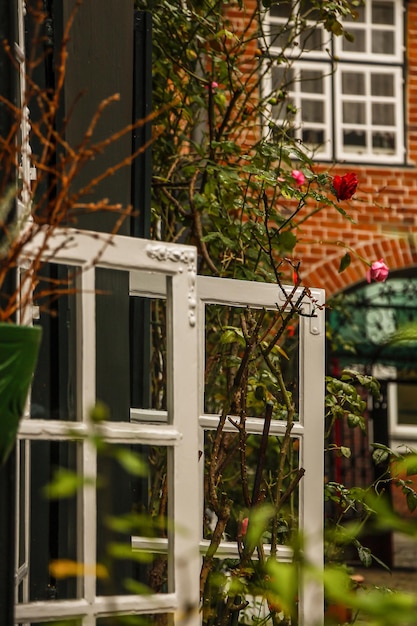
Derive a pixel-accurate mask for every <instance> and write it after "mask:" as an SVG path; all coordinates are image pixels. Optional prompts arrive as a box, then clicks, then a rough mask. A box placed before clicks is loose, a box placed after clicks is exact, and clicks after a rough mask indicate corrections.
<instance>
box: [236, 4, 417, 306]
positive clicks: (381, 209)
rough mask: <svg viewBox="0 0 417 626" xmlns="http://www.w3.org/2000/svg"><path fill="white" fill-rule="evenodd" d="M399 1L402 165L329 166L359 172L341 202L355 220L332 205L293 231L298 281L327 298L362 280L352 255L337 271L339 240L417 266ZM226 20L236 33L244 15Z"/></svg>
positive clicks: (410, 120)
mask: <svg viewBox="0 0 417 626" xmlns="http://www.w3.org/2000/svg"><path fill="white" fill-rule="evenodd" d="M245 4H246V15H247V16H248V15H251V13H252V11H253V10H254V9H255V5H256V2H255V1H254V0H246V3H245ZM404 4H406V5H407V14H406V32H407V38H406V40H407V49H406V57H407V58H406V63H407V75H406V84H405V100H406V107H405V108H406V114H405V116H406V119H405V126H406V129H405V136H406V141H407V164H406V165H405V166H397V165H393V166H392V167H390V166H389V164H386V165H381V166H377V165H372V166H363V165H360V166H359V165H350V164H348V163H347V164H345V165H343V166H340V165H338V166H336V167H333V166H330V167H331V168H332V170H331V171H332V174H336V173H339V174H343V173H345V172H347V171H355V172H356V173H357V175H358V178H359V186H358V191H357V193H356V196H355V198H356V200H355V201H350V202H346V203H344V204H343V207H344V208H345V209H346V210H348V212H349V213H350V214H351V216H352V217H353V218H354V220H355V222H356V223H355V224H352V223H350V222H348V221H347V220H345V219H344V218H343V217H342V216H341V215H339V213H337V212H336V211H335V210H334V209H331V208H327V209H325V210H324V211H322V212H320V213H319V214H318V215H317V217H313V218H312V219H309V220H308V221H307V222H305V223H304V224H303V225H302V227H301V228H300V230H299V231H298V236H299V239H300V241H299V243H298V244H297V246H296V248H295V251H294V257H295V258H299V259H300V260H301V266H300V269H301V272H300V273H301V277H302V279H303V282H304V284H306V285H308V286H314V287H320V288H324V289H325V290H326V293H327V297H329V296H331V295H333V294H335V293H337V292H339V291H342V290H344V289H346V288H347V287H351V286H352V285H354V284H356V283H358V284H359V283H360V282H362V281H363V280H364V279H365V272H366V269H367V267H366V266H365V265H364V264H363V263H362V262H361V261H359V260H357V259H353V257H352V264H351V266H350V267H349V268H348V269H347V270H346V271H345V272H343V273H342V274H339V273H338V268H339V262H340V258H341V257H342V256H343V254H344V252H345V250H344V249H343V246H341V245H340V244H339V245H337V243H336V242H338V241H340V242H343V244H345V245H346V246H351V247H352V248H353V249H354V250H356V252H357V253H358V254H359V255H360V256H361V257H363V258H365V259H367V260H368V261H370V262H372V261H376V260H379V259H380V258H383V259H384V260H385V262H386V263H387V265H388V266H389V267H390V269H391V271H394V270H398V269H403V268H408V267H412V266H416V265H417V238H416V234H417V171H416V164H417V0H410V1H409V2H407V3H404ZM230 19H231V21H232V24H233V27H234V29H236V32H238V31H242V29H243V27H244V13H242V11H241V10H239V9H230ZM255 45H256V44H255V42H254V43H253V45H252V47H251V48H249V54H248V58H246V59H245V62H247V63H250V55H251V54H252V52H253V50H252V48H253V47H254V46H255ZM242 61H243V60H242ZM327 167H329V166H327ZM330 242H332V243H330Z"/></svg>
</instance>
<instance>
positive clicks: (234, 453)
mask: <svg viewBox="0 0 417 626" xmlns="http://www.w3.org/2000/svg"><path fill="white" fill-rule="evenodd" d="M215 439H216V431H206V432H205V433H204V449H205V462H206V468H205V474H206V476H207V477H208V476H209V473H210V472H213V475H212V480H214V482H215V483H216V485H221V487H220V489H221V491H222V495H225V496H227V500H228V502H229V503H230V517H229V518H228V520H227V523H226V526H225V528H224V532H223V539H224V540H225V541H236V540H238V539H239V535H240V532H241V527H240V522H241V521H242V520H243V519H244V518H245V517H248V516H249V515H250V510H251V508H252V507H253V506H255V505H256V504H259V503H260V502H263V503H271V504H272V505H273V506H276V507H277V508H278V509H279V511H280V514H279V520H278V525H277V527H275V526H274V523H275V522H276V521H277V520H271V526H270V527H269V528H268V531H269V532H270V533H271V534H272V533H274V532H275V533H276V537H277V544H280V545H284V544H288V542H289V541H290V539H291V536H292V535H293V533H294V531H296V530H297V529H298V496H299V490H298V484H297V482H296V481H293V483H292V479H294V477H295V476H296V475H297V471H298V468H299V440H298V439H296V438H291V439H290V440H289V442H287V443H286V442H285V438H284V437H282V436H273V435H271V434H269V435H267V436H266V440H264V437H263V435H254V434H248V433H247V432H245V431H244V430H243V431H242V430H238V429H237V428H236V431H235V432H224V433H223V435H222V437H221V443H220V448H219V453H218V456H217V467H216V464H214V463H213V458H212V457H211V454H210V453H211V450H212V448H213V443H214V441H215ZM264 446H265V447H264ZM281 454H282V455H284V457H285V463H284V467H285V469H284V472H283V476H282V477H281V476H280V475H279V467H280V459H281ZM218 468H220V469H218ZM281 480H283V482H281ZM301 480H302V479H301ZM208 484H209V483H208ZM290 484H294V485H295V487H294V489H292V487H290ZM277 485H278V486H281V489H280V490H279V492H278V493H277ZM286 491H288V492H289V493H288V498H287V497H285V499H284V500H283V501H281V498H282V497H283V496H284V494H285V492H286ZM217 522H218V519H217V516H216V515H215V512H214V510H212V508H211V501H210V493H209V491H208V489H207V488H206V489H205V503H204V530H203V537H204V538H205V539H211V537H212V536H213V532H214V530H215V528H216V524H217ZM270 537H271V535H270V534H269V535H268V538H267V539H266V540H265V544H268V543H270Z"/></svg>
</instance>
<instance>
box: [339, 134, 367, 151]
mask: <svg viewBox="0 0 417 626" xmlns="http://www.w3.org/2000/svg"><path fill="white" fill-rule="evenodd" d="M343 145H344V146H345V148H348V149H349V148H365V146H366V134H365V132H364V131H359V130H345V131H344V132H343Z"/></svg>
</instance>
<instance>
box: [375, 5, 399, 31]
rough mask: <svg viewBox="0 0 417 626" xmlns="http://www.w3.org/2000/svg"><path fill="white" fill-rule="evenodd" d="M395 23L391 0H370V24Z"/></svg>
mask: <svg viewBox="0 0 417 626" xmlns="http://www.w3.org/2000/svg"><path fill="white" fill-rule="evenodd" d="M394 23H395V11H394V3H393V2H372V24H391V25H394Z"/></svg>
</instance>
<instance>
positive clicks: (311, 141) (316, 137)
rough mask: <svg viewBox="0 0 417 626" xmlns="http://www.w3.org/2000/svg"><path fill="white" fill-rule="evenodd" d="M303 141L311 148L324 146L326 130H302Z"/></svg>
mask: <svg viewBox="0 0 417 626" xmlns="http://www.w3.org/2000/svg"><path fill="white" fill-rule="evenodd" d="M301 135H302V140H303V142H304V143H305V144H307V145H309V146H314V147H318V146H323V144H324V141H325V140H324V130H321V129H316V128H305V127H303V128H302V130H301Z"/></svg>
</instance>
